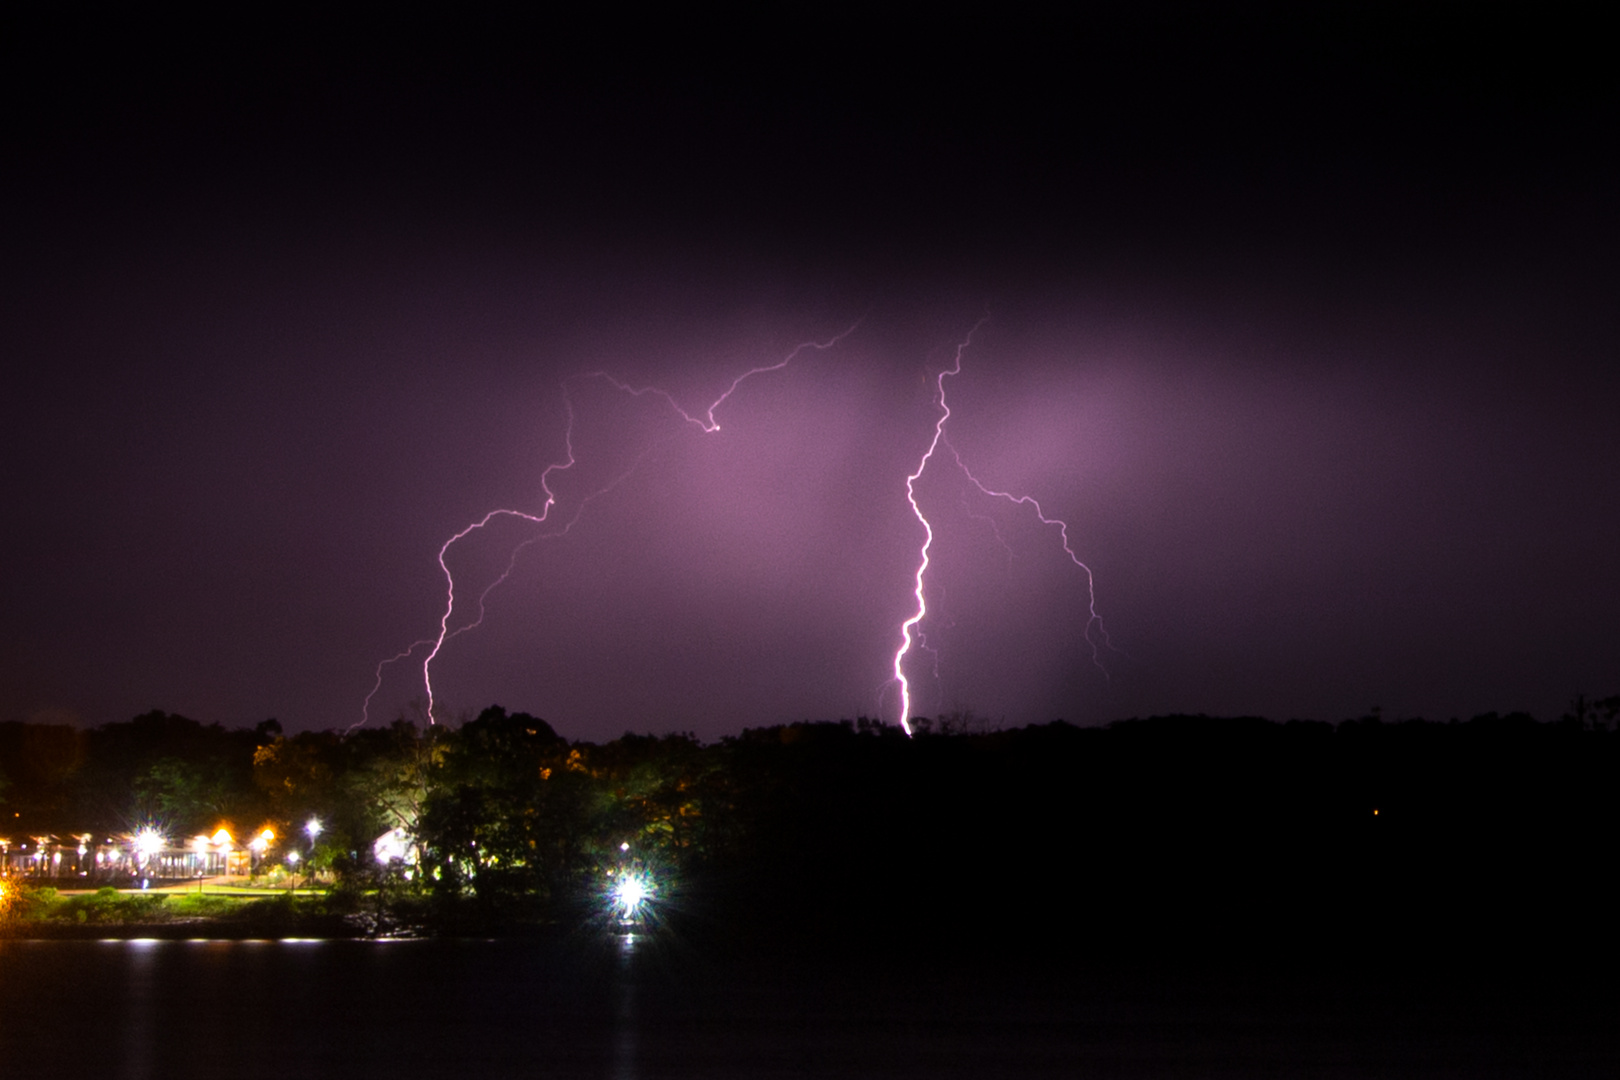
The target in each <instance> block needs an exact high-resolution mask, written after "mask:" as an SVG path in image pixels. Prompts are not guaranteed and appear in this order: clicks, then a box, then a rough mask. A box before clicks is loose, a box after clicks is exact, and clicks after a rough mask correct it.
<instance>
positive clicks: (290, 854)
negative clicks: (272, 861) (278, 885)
mask: <svg viewBox="0 0 1620 1080" xmlns="http://www.w3.org/2000/svg"><path fill="white" fill-rule="evenodd" d="M297 874H298V852H297V850H296V849H292V848H289V849H288V851H287V891H288V892H292V891H293V889H294V888H295V887H296V886H295V885H294V882H295V881H296V880H297Z"/></svg>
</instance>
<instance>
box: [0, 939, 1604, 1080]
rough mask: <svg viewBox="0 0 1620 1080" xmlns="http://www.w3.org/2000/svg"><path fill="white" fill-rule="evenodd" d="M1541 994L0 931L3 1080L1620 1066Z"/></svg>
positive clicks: (1584, 1072) (1385, 1073)
mask: <svg viewBox="0 0 1620 1080" xmlns="http://www.w3.org/2000/svg"><path fill="white" fill-rule="evenodd" d="M1613 1015H1614V1014H1613V1013H1612V1012H1611V1011H1609V1009H1608V1007H1607V1006H1602V1005H1599V1004H1595V1003H1594V1004H1591V1005H1590V1007H1589V1008H1586V1009H1584V1010H1583V1008H1582V1006H1580V1005H1579V1003H1576V1004H1573V1005H1572V1004H1571V1003H1569V1002H1565V1003H1564V1004H1562V1005H1559V1006H1557V1007H1551V1006H1547V1005H1546V1004H1545V1003H1544V1002H1543V1001H1542V999H1541V998H1539V997H1537V995H1535V994H1533V993H1530V992H1529V991H1528V990H1526V991H1525V992H1524V993H1514V992H1513V991H1512V990H1511V988H1510V989H1507V990H1504V989H1502V988H1490V989H1485V988H1478V987H1476V988H1475V989H1473V990H1468V989H1466V988H1463V987H1459V986H1457V985H1452V984H1445V983H1438V982H1425V981H1423V980H1415V981H1414V980H1412V979H1403V980H1400V981H1399V982H1398V984H1397V983H1395V982H1392V983H1390V984H1389V985H1379V983H1378V980H1376V979H1375V980H1372V981H1370V982H1369V981H1366V980H1361V981H1357V982H1355V983H1354V984H1345V983H1343V982H1339V981H1335V980H1328V979H1304V980H1300V979H1293V980H1289V979H1283V980H1275V979H1267V978H1261V977H1258V976H1247V977H1244V976H1238V975H1226V976H1220V977H1203V978H1199V977H1193V976H1189V975H1181V976H1177V977H1174V978H1171V977H1166V976H1162V975H1155V974H1153V973H1151V972H1147V971H1138V972H1132V971H1130V970H1129V969H1123V970H1115V971H1112V972H1110V973H1107V974H1104V973H1100V972H1095V971H1087V970H1083V969H1079V968H1067V967H1064V966H1061V965H1059V966H1056V967H1050V968H1046V969H1043V972H1042V974H1040V975H1038V976H1032V975H1031V974H1030V969H1029V968H1027V967H1015V966H1012V965H1007V966H1005V967H999V966H997V965H994V964H991V965H985V964H979V965H975V966H974V968H973V969H972V970H957V969H954V968H952V967H950V966H949V965H946V964H942V963H937V962H936V963H926V964H916V963H911V964H907V963H901V962H895V961H888V962H878V961H871V962H861V963H852V962H850V961H848V960H843V961H838V962H834V961H831V960H826V961H821V962H817V961H814V960H806V959H797V960H791V961H788V960H769V961H767V960H759V961H753V962H750V961H738V960H735V959H732V960H728V961H725V962H719V961H715V960H712V959H709V958H706V957H704V956H702V955H699V954H698V953H696V952H695V951H694V950H692V949H689V948H688V949H682V948H679V947H675V946H672V945H669V944H668V943H665V942H657V941H649V940H647V939H645V938H642V939H634V938H630V939H619V938H607V937H604V938H603V939H600V940H593V941H589V942H576V943H573V944H566V945H564V944H557V943H554V942H552V943H545V942H527V941H464V940H463V941H393V942H390V941H104V942H96V941H82V942H66V941H56V942H28V941H5V942H0V1076H3V1077H47V1076H72V1077H81V1076H82V1077H108V1078H128V1080H147V1078H153V1080H157V1078H162V1080H172V1078H180V1077H190V1076H198V1077H202V1076H208V1077H224V1078H231V1080H237V1078H260V1077H263V1078H266V1080H270V1078H275V1080H301V1078H308V1077H379V1078H382V1077H387V1078H390V1080H402V1078H412V1077H436V1078H450V1077H458V1078H459V1077H463V1076H467V1077H478V1078H484V1077H540V1078H544V1077H606V1078H654V1077H705V1078H730V1077H738V1078H741V1077H748V1078H768V1077H917V1078H922V1077H927V1078H940V1077H964V1078H965V1077H973V1078H984V1077H1199V1078H1210V1077H1245V1078H1248V1077H1294V1076H1311V1077H1329V1078H1341V1077H1426V1078H1428V1077H1459V1078H1462V1077H1467V1078H1470V1080H1478V1078H1482V1077H1484V1078H1488V1077H1498V1076H1503V1077H1505V1076H1614V1075H1617V1074H1620V1069H1617V1065H1620V1047H1617V1045H1616V1042H1617V1040H1616V1035H1615V1030H1614V1029H1615V1028H1616V1027H1617V1026H1620V1025H1617V1024H1616V1023H1615V1022H1614V1021H1613V1019H1612V1017H1613Z"/></svg>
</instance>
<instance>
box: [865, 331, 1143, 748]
mask: <svg viewBox="0 0 1620 1080" xmlns="http://www.w3.org/2000/svg"><path fill="white" fill-rule="evenodd" d="M985 321H986V319H980V320H979V321H978V322H977V323H975V324H974V326H973V329H971V330H969V331H968V333H967V336H966V337H965V338H963V339H962V341H961V343H960V344H958V345H957V346H956V355H955V357H954V358H953V360H952V363H951V366H950V367H948V368H945V369H943V370H941V371H940V373H939V374H938V375H937V376H936V377H935V379H934V387H935V390H934V401H935V403H936V405H937V406H938V408H939V418H938V419H937V420H935V422H934V437H933V439H932V440H930V441H929V443H928V449H927V450H925V451H923V455H922V457H921V458H920V459H919V460H918V462H917V468H916V471H914V472H912V473H911V474H909V475H908V476H907V477H906V501H907V502H908V503H909V504H910V505H911V512H912V514H913V516H915V517H916V519H917V521H918V522H919V523H920V524H921V525H922V527H923V543H922V547H921V548H919V549H918V553H917V554H918V558H917V573H916V576H915V578H914V579H913V588H912V595H913V596H914V597H915V598H916V601H917V607H916V610H915V611H913V612H912V614H911V615H910V617H908V618H907V619H906V620H905V621H904V622H903V623H901V624H900V647H899V648H898V649H897V650H896V651H895V654H894V677H893V678H892V679H891V682H892V683H894V684H896V685H898V686H899V688H900V727H901V729H902V730H904V731H905V733H906V734H907V735H910V734H911V684H910V682H909V681H908V680H907V678H906V672H905V662H906V656H907V654H908V653H910V652H911V647H912V645H913V644H914V643H915V644H916V645H917V646H918V647H920V648H923V649H928V651H929V652H930V653H934V650H932V649H929V648H928V643H927V640H926V638H925V637H924V636H923V632H922V628H921V624H922V621H923V619H924V618H926V617H927V615H928V601H927V599H926V596H925V590H924V581H925V578H926V577H927V574H928V566H929V557H928V555H929V550H930V549H931V548H932V547H933V543H934V528H933V526H932V525H931V524H929V521H928V517H927V515H925V514H924V513H923V511H922V507H921V506H919V505H918V503H917V489H916V485H917V481H919V480H921V479H922V475H923V473H924V472H926V471H927V469H928V463H929V462H930V461H932V460H933V457H934V453H935V451H937V450H938V449H939V448H940V446H941V445H943V446H944V447H945V448H946V449H947V450H949V451H950V453H951V458H952V459H953V460H954V461H955V462H956V467H957V468H958V469H960V470H961V471H962V475H963V476H965V477H967V479H968V481H969V482H970V483H971V484H972V485H973V486H974V487H976V488H978V489H979V491H981V492H982V493H983V494H985V495H986V496H989V497H990V498H995V499H1005V500H1006V501H1008V502H1011V503H1013V504H1014V505H1018V506H1028V507H1031V508H1032V509H1033V510H1034V511H1035V516H1036V518H1037V519H1039V521H1040V522H1041V524H1043V525H1046V526H1049V527H1054V528H1056V529H1057V530H1058V536H1059V539H1060V540H1061V542H1062V544H1063V552H1064V554H1065V555H1067V556H1068V557H1069V561H1070V562H1072V563H1074V565H1075V566H1077V567H1079V568H1080V571H1081V572H1082V573H1083V574H1085V578H1086V611H1087V619H1086V626H1085V639H1086V644H1087V645H1089V646H1090V647H1091V661H1092V663H1093V664H1095V665H1096V666H1097V668H1098V669H1099V670H1100V671H1102V673H1103V675H1104V676H1107V674H1108V669H1107V667H1105V666H1104V665H1103V663H1102V657H1101V653H1100V651H1099V639H1100V642H1101V645H1102V646H1105V647H1107V648H1110V649H1112V648H1113V642H1112V641H1110V640H1109V638H1108V631H1107V629H1106V628H1105V627H1104V626H1103V622H1102V617H1101V616H1100V615H1098V614H1097V591H1096V580H1095V578H1094V576H1093V574H1092V572H1091V567H1089V566H1087V565H1086V564H1085V563H1084V562H1083V561H1081V559H1080V556H1078V555H1076V554H1075V551H1074V548H1073V546H1072V545H1071V544H1070V543H1069V526H1068V523H1067V522H1066V521H1064V520H1063V519H1062V518H1052V517H1047V516H1046V511H1044V510H1043V509H1041V504H1040V503H1039V502H1038V501H1036V499H1035V498H1034V497H1033V496H1031V495H1017V494H1014V493H1013V492H1009V491H997V490H995V489H993V488H991V487H989V486H987V485H986V484H984V483H983V482H982V481H981V480H980V479H979V478H978V477H977V476H975V475H974V474H973V472H972V470H970V469H969V468H968V466H967V463H966V462H965V461H963V460H962V455H961V453H960V452H959V451H958V450H957V449H956V447H955V446H954V445H952V444H951V441H950V439H948V438H947V437H946V435H945V423H946V421H948V420H949V419H950V418H951V409H950V406H949V405H948V404H947V403H946V401H945V378H946V376H948V375H960V374H961V373H962V354H963V353H965V352H966V351H967V349H968V347H969V346H970V345H972V343H973V335H974V334H976V333H978V331H979V328H980V327H982V326H983V325H984V324H985ZM974 516H978V515H974ZM987 520H988V519H987ZM990 526H991V529H992V530H993V531H994V532H995V534H996V539H997V540H998V541H1000V543H1001V546H1002V547H1003V548H1007V554H1008V557H1009V558H1010V557H1011V555H1012V550H1011V548H1008V547H1007V543H1006V541H1005V540H1003V539H1002V536H1001V531H1000V529H997V528H996V527H995V522H994V521H990ZM1093 631H1095V632H1096V635H1097V636H1096V637H1093V636H1092V634H1093ZM913 632H915V634H916V639H915V642H914V641H913V637H912V634H913ZM934 671H935V677H936V678H937V677H938V673H939V657H938V654H937V653H935V654H934Z"/></svg>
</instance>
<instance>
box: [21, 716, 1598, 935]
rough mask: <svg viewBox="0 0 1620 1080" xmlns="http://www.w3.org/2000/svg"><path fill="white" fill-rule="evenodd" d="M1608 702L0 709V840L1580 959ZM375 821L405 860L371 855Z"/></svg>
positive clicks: (780, 915)
mask: <svg viewBox="0 0 1620 1080" xmlns="http://www.w3.org/2000/svg"><path fill="white" fill-rule="evenodd" d="M1617 716H1620V698H1608V699H1602V700H1599V701H1595V702H1589V701H1587V700H1585V699H1584V698H1581V699H1577V700H1576V702H1575V703H1574V705H1573V706H1572V709H1571V712H1570V713H1569V714H1568V715H1566V716H1565V717H1564V718H1562V719H1561V720H1559V721H1555V722H1551V723H1540V722H1537V721H1535V720H1534V719H1533V718H1531V717H1529V716H1527V715H1524V714H1517V713H1515V714H1509V715H1505V716H1501V715H1496V714H1487V715H1483V716H1479V717H1475V718H1473V719H1472V720H1469V721H1466V722H1458V721H1452V722H1449V723H1433V722H1427V721H1422V720H1401V721H1393V722H1392V721H1386V720H1385V719H1383V718H1382V717H1380V716H1378V715H1376V714H1374V715H1369V716H1366V717H1362V718H1358V719H1355V720H1347V721H1343V722H1340V723H1338V724H1328V723H1319V722H1306V721H1290V722H1287V723H1275V722H1271V721H1267V720H1264V719H1260V718H1254V717H1239V718H1216V717H1208V716H1162V717H1153V718H1149V719H1133V720H1125V721H1120V722H1116V723H1113V724H1110V725H1108V726H1106V727H1096V728H1081V727H1076V726H1074V725H1070V724H1067V723H1064V722H1061V721H1059V722H1054V723H1051V724H1045V725H1034V726H1029V727H1024V728H1017V729H1008V730H982V729H973V728H972V727H970V726H964V725H961V724H955V725H953V724H950V723H941V724H937V725H931V724H927V723H922V724H919V725H918V726H919V729H920V734H919V735H918V737H916V738H914V739H907V738H905V737H904V736H903V735H901V734H900V733H899V732H898V731H897V730H895V729H893V728H892V727H889V726H886V725H883V724H880V723H876V722H872V721H868V720H865V719H861V720H856V721H844V722H840V723H802V724H787V725H779V726H774V727H763V728H753V729H748V730H745V731H743V732H741V733H740V734H738V735H735V736H731V737H727V738H723V739H721V740H719V741H718V742H714V743H710V744H703V743H700V742H699V741H698V740H697V739H695V738H693V737H691V736H687V735H668V736H642V735H633V734H626V735H624V736H622V737H621V738H618V739H615V740H612V741H610V742H605V743H600V744H598V743H592V742H588V741H579V740H568V739H565V738H563V737H561V736H559V735H558V734H557V733H556V732H555V731H554V730H553V729H552V728H551V727H550V725H548V724H547V723H546V722H545V721H543V720H540V719H538V718H535V717H532V716H528V715H526V714H523V713H512V714H509V713H507V712H506V711H505V710H504V709H501V708H500V707H498V706H497V707H491V708H489V709H486V710H484V712H483V713H482V714H480V715H479V716H478V717H477V718H476V719H474V720H471V721H468V722H466V723H463V724H461V725H460V726H458V727H453V728H452V727H445V726H439V727H430V728H423V727H418V726H416V725H413V724H411V723H409V722H407V721H404V720H400V721H396V722H395V723H394V724H392V725H390V726H387V727H376V728H362V729H359V730H355V731H351V732H347V733H345V732H336V731H321V732H305V733H299V734H294V735H288V734H286V733H284V732H283V731H282V730H281V728H280V725H279V724H277V723H275V722H274V721H267V722H265V723H262V724H260V725H258V726H257V727H255V728H251V729H227V728H223V727H221V726H219V725H217V724H212V725H204V724H200V723H198V722H196V721H192V720H189V719H186V718H184V717H180V716H175V715H171V714H166V713H162V712H152V713H148V714H145V715H143V716H139V717H136V718H135V719H133V720H131V721H128V722H125V723H114V724H107V725H104V726H102V727H98V728H93V729H89V730H81V729H77V728H72V727H67V726H61V725H40V724H26V723H4V724H0V837H5V836H8V835H9V836H10V837H11V838H12V839H13V841H15V840H16V839H17V838H18V837H22V836H41V835H49V834H69V833H84V832H93V833H107V834H111V833H114V832H129V831H132V830H134V829H137V828H140V827H142V826H145V825H147V824H157V825H158V826H159V827H161V828H163V829H165V830H167V831H169V832H170V833H172V834H174V835H191V834H193V833H211V832H213V831H214V830H216V829H217V828H219V827H222V826H223V827H226V828H229V829H230V830H231V831H232V832H233V834H234V835H237V836H244V835H248V834H250V833H254V832H256V831H257V830H259V829H260V828H261V827H271V828H273V829H274V831H275V832H276V834H277V835H278V836H283V837H287V836H293V835H295V834H296V832H297V830H298V828H299V824H300V823H301V822H303V821H304V820H305V819H307V818H308V817H312V816H314V817H319V818H320V819H321V821H322V822H323V823H324V830H323V832H322V834H321V837H320V841H319V844H318V845H314V846H315V851H314V852H313V854H315V855H316V857H317V859H318V861H319V862H320V864H321V865H322V866H323V867H326V868H329V870H330V871H331V873H332V874H333V875H334V876H335V878H336V879H337V881H338V882H339V884H340V886H342V887H347V888H352V889H356V890H370V892H371V893H372V894H377V892H378V890H382V893H383V894H386V895H387V896H389V897H391V898H392V899H393V900H394V901H397V902H398V903H399V904H401V905H403V907H402V910H404V909H409V910H411V911H415V912H417V913H418V914H419V915H420V917H421V918H422V919H423V920H425V921H426V922H427V923H428V924H432V925H438V926H449V927H458V928H460V927H494V928H500V927H537V926H545V925H550V926H568V925H575V924H577V923H579V922H580V921H581V920H582V919H583V920H587V921H588V919H589V918H590V913H591V912H592V911H593V910H595V909H596V908H597V907H598V906H599V904H600V900H601V896H602V889H603V883H604V881H606V880H607V879H608V877H610V876H611V875H612V874H613V873H615V872H621V871H622V870H623V869H624V868H625V867H626V866H627V865H632V864H633V865H634V866H635V867H636V868H638V870H641V871H644V872H645V873H646V874H648V875H649V878H650V880H651V881H653V882H654V888H655V893H654V897H653V902H652V904H651V906H650V907H649V915H648V918H649V919H653V920H657V921H663V922H667V923H668V924H669V925H670V926H672V927H678V928H679V929H680V930H681V931H682V932H683V933H686V934H689V935H692V936H694V937H703V936H708V937H710V938H712V939H715V940H720V939H725V940H729V941H732V942H737V943H747V942H753V941H763V940H766V939H769V940H772V941H777V942H780V941H783V940H797V941H802V942H804V943H807V944H812V945H813V946H814V947H818V948H819V947H821V943H825V942H827V941H839V942H845V943H848V944H850V945H851V946H854V947H860V948H867V947H873V946H874V945H883V946H885V947H904V943H905V942H907V941H914V942H917V943H919V944H918V947H919V948H921V947H925V944H923V943H927V942H937V941H939V940H942V939H943V940H949V941H952V942H955V943H957V944H958V945H959V946H960V947H963V948H969V947H977V946H986V947H1001V946H1002V945H1004V944H1006V943H1007V942H1009V941H1014V940H1019V939H1023V940H1026V941H1027V940H1032V939H1042V938H1045V939H1048V940H1050V941H1052V942H1054V943H1056V942H1061V943H1064V944H1063V946H1062V947H1066V948H1073V949H1080V950H1082V951H1091V952H1095V953H1098V954H1118V953H1121V952H1123V953H1130V952H1133V951H1143V952H1151V951H1155V950H1171V951H1178V950H1180V951H1184V950H1187V949H1213V950H1217V951H1220V950H1225V951H1229V952H1234V953H1238V954H1241V953H1243V952H1245V951H1251V950H1252V951H1265V952H1267V953H1268V954H1269V955H1278V954H1288V953H1290V952H1293V951H1297V952H1299V954H1300V955H1301V956H1302V957H1304V956H1305V955H1307V954H1310V953H1312V952H1313V951H1319V950H1321V949H1326V948H1335V949H1346V950H1352V951H1354V950H1359V949H1365V948H1376V947H1387V948H1403V949H1405V948H1442V947H1443V948H1448V949H1452V950H1454V951H1458V952H1461V953H1468V952H1470V951H1472V950H1485V951H1492V950H1494V951H1501V950H1511V949H1523V948H1529V947H1537V948H1542V947H1545V948H1576V947H1579V948H1584V949H1591V948H1607V949H1612V947H1613V945H1614V940H1615V937H1616V935H1615V934H1614V931H1613V926H1614V924H1615V919H1614V917H1613V915H1612V910H1611V909H1612V906H1613V898H1612V894H1611V893H1610V892H1609V889H1608V886H1607V884H1606V882H1607V868H1608V862H1609V861H1610V858H1611V856H1610V854H1609V852H1610V851H1611V850H1612V843H1613V840H1614V837H1615V835H1616V825H1617V824H1620V785H1616V783H1615V778H1616V775H1617V774H1616V766H1617V764H1620V760H1617V754H1620V732H1617V731H1616V719H1617ZM396 828H397V829H399V830H401V833H402V835H405V836H407V837H408V838H409V843H410V845H411V849H412V851H411V857H410V859H409V860H408V861H407V863H406V864H403V865H402V864H398V863H396V864H394V865H392V866H385V865H380V864H379V862H378V859H377V856H376V854H375V852H374V849H373V841H374V839H375V838H376V837H378V836H379V835H380V834H382V833H384V832H387V831H389V830H393V829H396ZM412 905H414V907H413V906H412Z"/></svg>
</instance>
